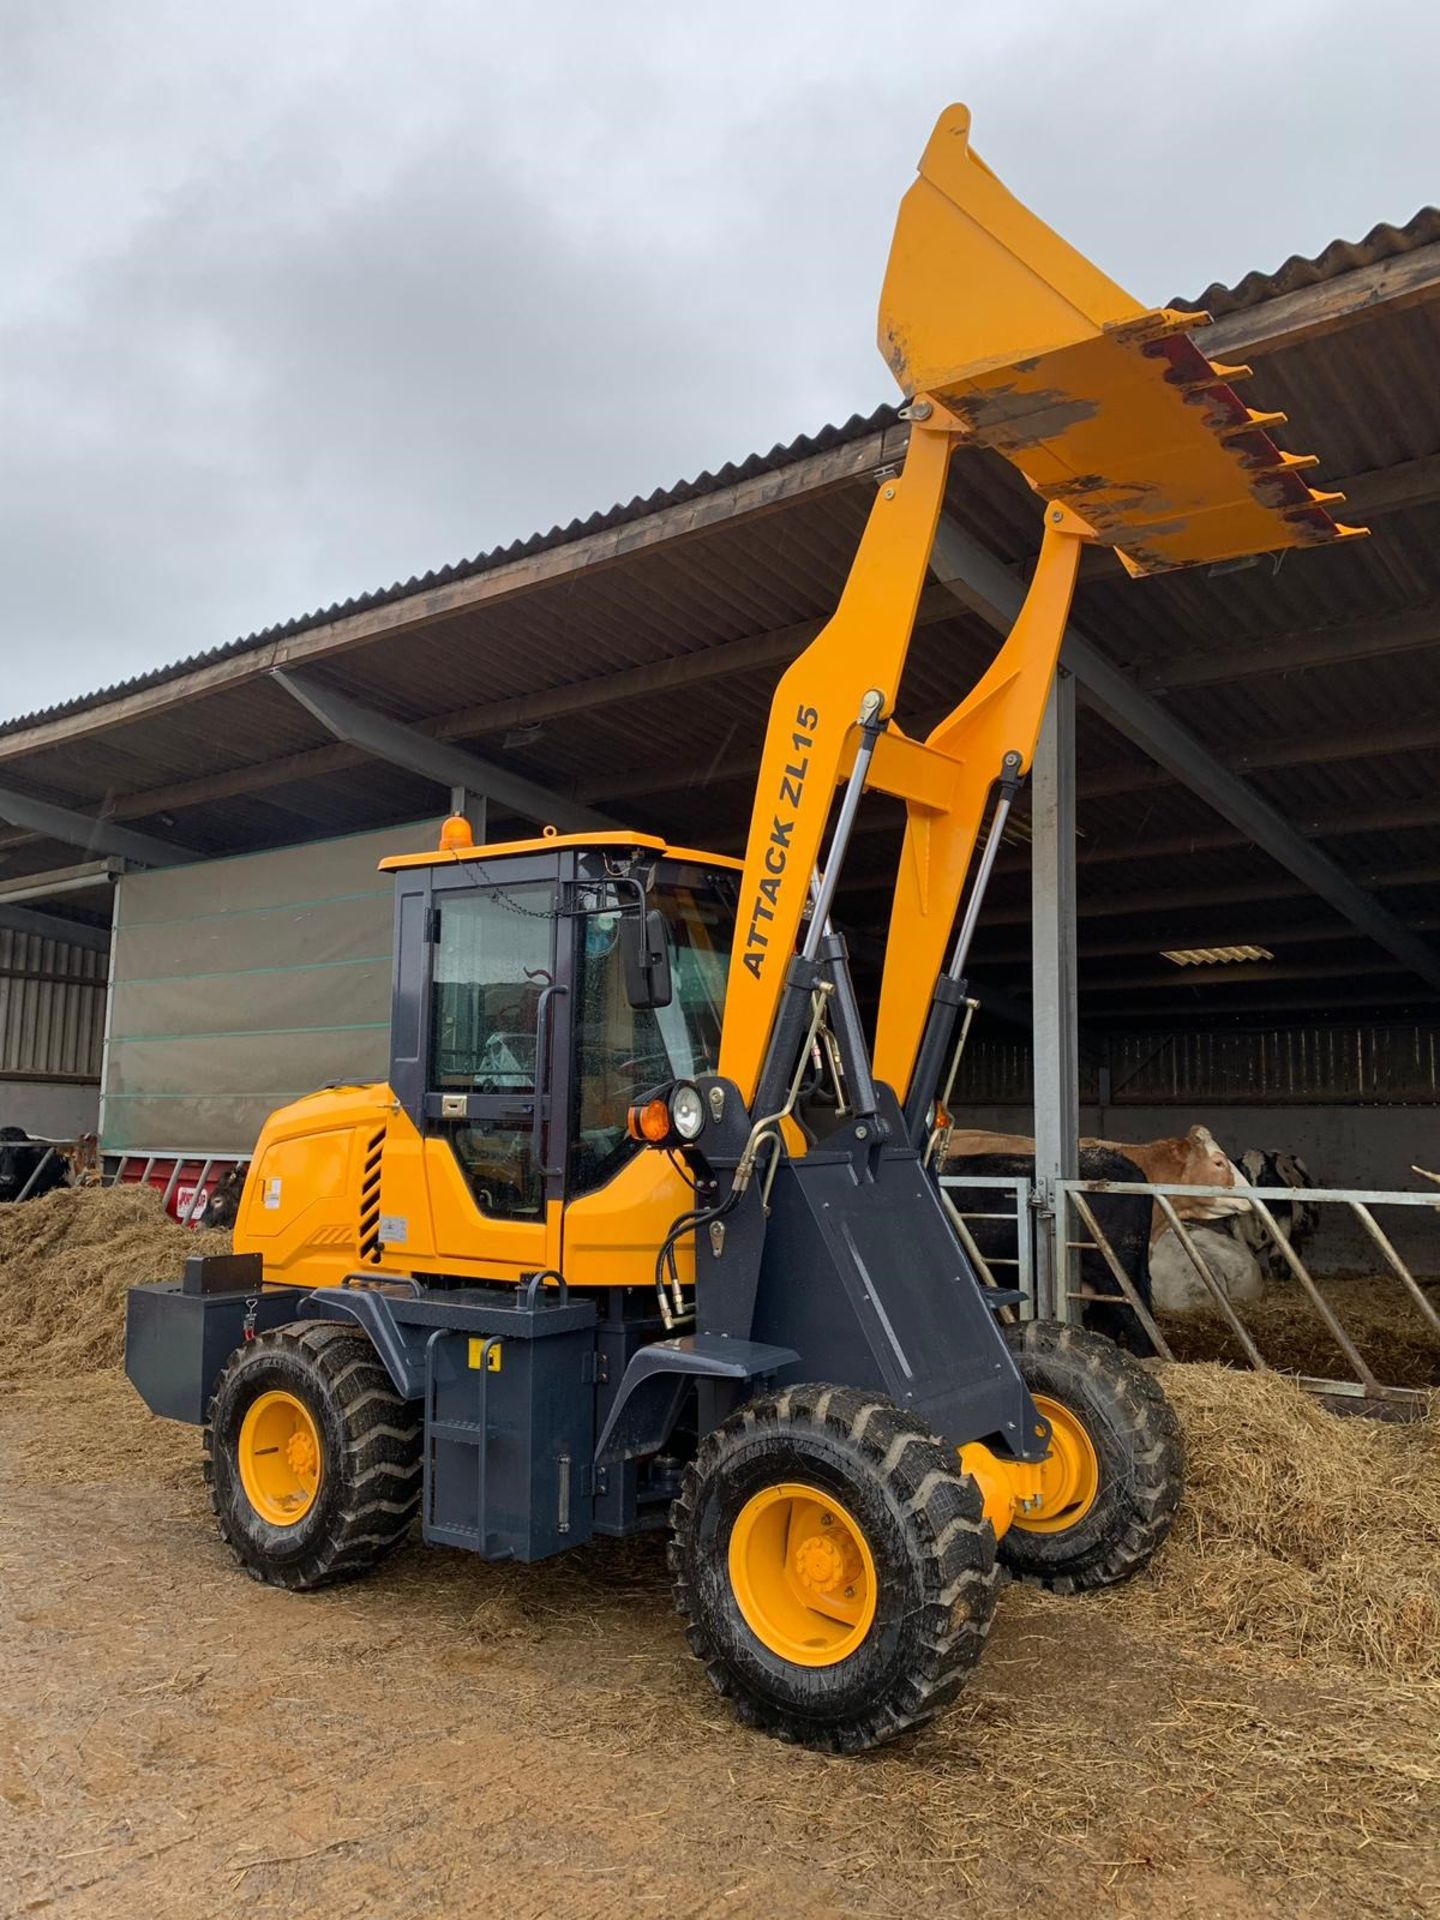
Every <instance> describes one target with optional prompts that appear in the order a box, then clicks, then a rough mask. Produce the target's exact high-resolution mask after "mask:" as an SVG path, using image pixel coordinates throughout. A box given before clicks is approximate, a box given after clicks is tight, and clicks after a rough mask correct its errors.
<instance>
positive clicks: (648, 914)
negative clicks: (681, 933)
mask: <svg viewBox="0 0 1440 1920" xmlns="http://www.w3.org/2000/svg"><path fill="white" fill-rule="evenodd" d="M620 956H621V960H622V962H623V965H624V968H625V998H626V999H627V1000H628V1001H629V1002H630V1004H631V1006H632V1007H668V1006H669V1004H670V1001H671V999H672V998H673V996H674V985H673V983H672V981H671V978H670V947H669V944H668V942H667V941H666V938H665V916H664V914H663V913H661V911H660V909H659V908H658V907H651V908H650V909H649V910H648V911H645V910H640V911H637V912H633V913H623V914H621V916H620Z"/></svg>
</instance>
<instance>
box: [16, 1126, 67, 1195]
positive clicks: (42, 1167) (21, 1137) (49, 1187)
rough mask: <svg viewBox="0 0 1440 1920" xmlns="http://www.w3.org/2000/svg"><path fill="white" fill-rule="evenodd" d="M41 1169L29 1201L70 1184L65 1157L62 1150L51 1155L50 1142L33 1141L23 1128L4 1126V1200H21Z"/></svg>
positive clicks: (31, 1189)
mask: <svg viewBox="0 0 1440 1920" xmlns="http://www.w3.org/2000/svg"><path fill="white" fill-rule="evenodd" d="M47 1155H49V1158H48V1159H47V1158H46V1156H47ZM37 1168H38V1169H39V1177H38V1178H36V1179H35V1184H34V1186H33V1187H31V1188H30V1191H29V1193H28V1194H26V1196H25V1197H26V1198H27V1199H28V1200H38V1199H39V1197H40V1195H41V1194H42V1193H50V1192H51V1191H53V1189H54V1188H56V1187H63V1186H64V1185H65V1184H66V1172H65V1161H64V1158H63V1156H62V1155H61V1154H60V1152H59V1150H58V1149H57V1150H56V1151H55V1152H53V1153H52V1152H51V1150H50V1146H49V1143H48V1141H45V1140H32V1139H31V1138H30V1136H29V1134H28V1133H27V1132H26V1131H25V1129H24V1128H23V1127H0V1201H5V1200H18V1199H19V1198H20V1196H21V1194H22V1193H25V1188H26V1185H27V1184H28V1182H29V1181H30V1179H31V1178H32V1177H33V1176H34V1175H35V1174H36V1170H37Z"/></svg>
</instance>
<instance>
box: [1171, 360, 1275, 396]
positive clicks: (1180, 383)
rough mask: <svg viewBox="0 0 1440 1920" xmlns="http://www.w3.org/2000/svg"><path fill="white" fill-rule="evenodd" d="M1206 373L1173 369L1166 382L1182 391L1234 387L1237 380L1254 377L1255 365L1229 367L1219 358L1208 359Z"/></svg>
mask: <svg viewBox="0 0 1440 1920" xmlns="http://www.w3.org/2000/svg"><path fill="white" fill-rule="evenodd" d="M1205 365H1206V367H1207V368H1208V369H1209V371H1208V372H1205V373H1193V374H1187V373H1182V372H1180V371H1179V369H1178V368H1176V369H1173V370H1172V371H1171V372H1169V373H1167V374H1166V376H1165V384H1166V385H1167V386H1170V387H1175V388H1176V389H1177V390H1178V391H1179V392H1181V393H1186V394H1189V393H1209V392H1210V390H1211V389H1212V388H1213V387H1233V386H1234V384H1235V382H1236V381H1237V380H1250V379H1253V378H1254V374H1255V369H1254V368H1253V367H1227V366H1225V365H1223V364H1222V362H1220V361H1219V360H1207V361H1206V362H1205Z"/></svg>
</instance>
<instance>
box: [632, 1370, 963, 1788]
mask: <svg viewBox="0 0 1440 1920" xmlns="http://www.w3.org/2000/svg"><path fill="white" fill-rule="evenodd" d="M671 1524H672V1527H673V1529H674V1532H673V1538H672V1540H671V1545H670V1568H671V1572H672V1574H673V1576H674V1596H675V1604H676V1607H677V1608H678V1609H679V1612H680V1613H681V1615H682V1617H683V1618H684V1619H685V1621H686V1623H687V1638H688V1640H689V1643H690V1646H691V1649H692V1651H693V1652H694V1653H695V1654H696V1655H697V1656H698V1657H699V1658H700V1659H701V1660H702V1661H704V1663H705V1667H706V1670H707V1672H708V1674H709V1676H710V1680H711V1682H712V1684H713V1685H714V1687H715V1689H716V1691H717V1692H719V1693H720V1694H722V1695H724V1696H725V1697H726V1698H728V1699H730V1700H731V1701H732V1702H733V1703H734V1705H735V1708H736V1711H737V1712H738V1714H739V1716H740V1718H741V1719H742V1720H743V1721H745V1723H746V1724H747V1725H749V1726H752V1727H756V1728H759V1729H760V1730H762V1731H763V1732H766V1733H769V1734H773V1735H775V1736H776V1737H777V1738H779V1739H781V1740H788V1741H794V1742H797V1743H799V1744H801V1745H803V1746H807V1747H813V1748H816V1749H818V1750H819V1751H821V1752H827V1753H860V1752H863V1751H864V1750H865V1749H866V1748H869V1747H875V1746H879V1745H881V1744H883V1743H884V1742H885V1741H888V1740H893V1739H894V1738H895V1737H896V1735H897V1734H900V1733H903V1732H905V1731H906V1730H907V1729H908V1728H910V1727H915V1726H919V1725H921V1724H922V1723H923V1722H925V1721H926V1720H929V1719H930V1718H931V1717H932V1716H933V1715H934V1714H936V1713H938V1712H939V1710H940V1709H941V1708H942V1707H943V1706H945V1705H946V1704H947V1702H948V1701H950V1700H951V1699H953V1698H954V1696H955V1694H956V1693H958V1692H959V1690H960V1687H961V1686H962V1684H963V1683H964V1680H965V1678H966V1676H967V1674H968V1673H969V1672H970V1670H971V1668H973V1667H974V1665H975V1663H976V1662H977V1661H978V1659H979V1658H980V1654H981V1651H982V1649H983V1647H984V1644H985V1636H986V1634H987V1633H988V1631H989V1628H990V1617H991V1614H992V1611H993V1609H994V1604H995V1585H996V1570H995V1536H994V1532H993V1529H992V1528H991V1526H990V1524H989V1522H988V1521H987V1520H986V1519H985V1518H984V1515H983V1507H982V1501H981V1497H980V1491H979V1489H978V1488H977V1486H976V1485H975V1483H974V1481H973V1480H971V1478H970V1477H969V1475H968V1474H966V1473H965V1472H963V1470H962V1469H961V1468H960V1466H959V1463H958V1462H957V1460H956V1458H955V1455H954V1454H953V1453H952V1452H950V1451H949V1450H948V1449H947V1448H945V1447H943V1446H942V1445H941V1444H940V1442H939V1441H938V1440H937V1439H936V1438H935V1436H934V1435H933V1434H931V1433H930V1432H928V1431H927V1430H926V1429H925V1428H924V1427H923V1426H922V1425H921V1424H920V1423H919V1422H918V1421H916V1420H913V1419H911V1418H910V1417H908V1416H907V1415H905V1414H902V1413H901V1412H900V1411H899V1409H898V1408H897V1407H895V1405H894V1404H893V1403H892V1402H891V1401H889V1400H885V1399H881V1398H878V1397H875V1396H873V1395H868V1394H864V1393H860V1392H857V1391H854V1390H853V1389H850V1388H844V1387H831V1386H801V1387H790V1388H788V1389H786V1390H785V1391H784V1392H783V1393H781V1394H779V1395H777V1396H775V1397H773V1398H772V1397H766V1398H763V1399H759V1400H754V1401H751V1402H750V1403H749V1404H748V1405H747V1406H745V1407H743V1408H742V1409H741V1410H740V1412H739V1413H737V1414H735V1415H734V1416H733V1417H732V1418H731V1419H730V1420H727V1421H726V1422H725V1424H724V1425H723V1426H721V1427H718V1428H717V1429H716V1430H715V1431H714V1432H713V1433H711V1434H710V1435H709V1436H708V1437H707V1438H706V1439H705V1440H704V1441H703V1443H702V1444H701V1446H700V1449H699V1452H698V1453H697V1455H696V1458H695V1461H694V1463H693V1464H692V1465H691V1466H690V1467H688V1468H687V1470H686V1473H685V1479H684V1483H683V1485H682V1487H681V1491H680V1494H679V1497H678V1498H677V1499H676V1501H675V1504H674V1506H673V1508H672V1510H671Z"/></svg>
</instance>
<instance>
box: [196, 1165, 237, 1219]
mask: <svg viewBox="0 0 1440 1920" xmlns="http://www.w3.org/2000/svg"><path fill="white" fill-rule="evenodd" d="M248 1172H249V1168H248V1166H246V1165H245V1164H244V1163H243V1162H242V1163H241V1164H239V1165H236V1166H233V1167H231V1168H230V1170H229V1171H228V1172H227V1173H225V1174H223V1175H222V1176H221V1178H220V1179H219V1180H217V1181H216V1182H215V1185H214V1186H213V1187H212V1188H211V1189H210V1197H209V1199H208V1200H207V1201H206V1202H205V1205H204V1206H203V1207H202V1208H201V1210H200V1218H199V1223H198V1224H199V1225H200V1226H202V1227H227V1228H228V1227H233V1226H234V1224H235V1216H236V1215H237V1214H238V1213H239V1211H240V1196H241V1194H242V1193H243V1192H244V1191H245V1175H246V1174H247V1173H248Z"/></svg>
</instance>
